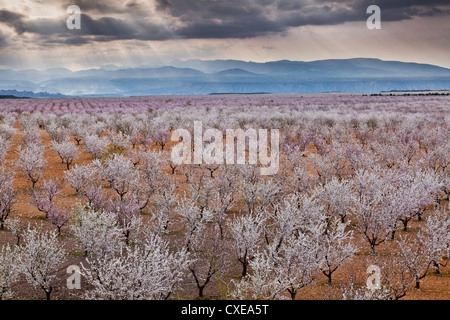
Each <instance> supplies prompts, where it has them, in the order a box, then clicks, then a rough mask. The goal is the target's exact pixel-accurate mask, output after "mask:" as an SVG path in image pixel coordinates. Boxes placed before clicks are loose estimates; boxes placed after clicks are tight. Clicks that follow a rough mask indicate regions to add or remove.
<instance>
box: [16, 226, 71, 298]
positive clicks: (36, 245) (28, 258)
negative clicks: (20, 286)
mask: <svg viewBox="0 0 450 320" xmlns="http://www.w3.org/2000/svg"><path fill="white" fill-rule="evenodd" d="M57 236H58V235H57V233H56V232H42V231H39V230H38V229H32V228H28V230H27V231H26V232H25V234H24V236H23V237H24V242H25V244H24V246H23V247H20V250H19V261H20V268H21V272H22V273H23V274H24V275H25V277H26V279H27V281H28V282H29V283H30V284H32V285H33V286H35V287H37V288H41V289H42V290H44V292H45V296H46V298H47V300H50V295H51V293H52V291H53V285H54V280H55V278H56V275H55V272H56V271H57V270H58V268H59V266H60V263H61V262H63V260H64V257H65V251H64V249H63V248H62V246H61V244H60V243H59V240H58V239H57Z"/></svg>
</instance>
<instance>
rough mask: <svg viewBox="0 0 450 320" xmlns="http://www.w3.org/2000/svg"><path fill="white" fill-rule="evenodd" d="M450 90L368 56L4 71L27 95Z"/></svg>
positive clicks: (439, 80) (6, 81)
mask: <svg viewBox="0 0 450 320" xmlns="http://www.w3.org/2000/svg"><path fill="white" fill-rule="evenodd" d="M449 89H450V69H446V68H442V67H438V66H434V65H429V64H419V63H406V62H398V61H383V60H379V59H366V58H356V59H341V60H319V61H311V62H303V61H289V60H281V61H271V62H265V63H258V62H246V61H240V60H206V61H205V60H187V61H179V60H176V61H172V63H171V65H170V66H155V65H149V66H142V67H137V68H120V67H117V66H115V65H105V66H103V67H101V68H99V69H89V70H82V71H76V72H74V71H71V70H69V69H65V68H53V69H48V70H44V71H38V70H20V71H15V70H10V69H0V95H15V96H17V95H16V94H19V96H23V97H64V96H138V95H160V94H186V95H188V94H214V93H259V92H270V93H305V92H336V91H341V92H380V91H391V90H397V91H399V90H405V91H407V90H449ZM14 90H16V91H15V93H14ZM23 92H25V93H23ZM20 94H22V95H20Z"/></svg>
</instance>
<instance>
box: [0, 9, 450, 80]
mask: <svg viewBox="0 0 450 320" xmlns="http://www.w3.org/2000/svg"><path fill="white" fill-rule="evenodd" d="M70 5H77V6H78V7H79V8H80V10H81V17H80V21H81V29H79V30H78V29H72V30H70V29H68V28H67V24H66V21H67V19H68V18H69V17H70V13H67V8H68V7H69V6H70ZM370 5H377V6H379V7H380V9H381V29H374V30H370V29H368V28H367V25H366V21H367V19H368V18H369V16H370V14H368V13H367V12H366V11H367V8H368V6H370ZM356 57H365V58H379V59H382V60H397V61H406V62H418V63H428V64H435V65H439V66H442V67H446V68H450V1H449V0H409V1H408V0H338V1H317V0H274V1H269V0H241V1H238V0H228V1H227V0H109V1H93V0H0V68H9V69H15V70H20V69H38V70H43V69H47V68H54V67H64V68H68V69H71V70H74V71H76V70H82V69H89V68H99V67H101V66H102V65H108V64H115V65H117V66H119V67H137V66H142V65H170V63H171V61H173V60H174V59H179V60H187V59H202V60H212V59H238V60H244V61H255V62H265V61H275V60H284V59H288V60H298V61H313V60H322V59H346V58H356Z"/></svg>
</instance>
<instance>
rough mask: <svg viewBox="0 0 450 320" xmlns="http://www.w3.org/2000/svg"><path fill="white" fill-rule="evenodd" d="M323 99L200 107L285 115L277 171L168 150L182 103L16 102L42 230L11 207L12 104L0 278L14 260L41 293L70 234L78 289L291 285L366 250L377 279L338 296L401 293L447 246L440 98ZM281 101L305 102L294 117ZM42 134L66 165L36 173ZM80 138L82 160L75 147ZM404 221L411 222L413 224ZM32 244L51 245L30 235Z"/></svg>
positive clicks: (136, 294) (114, 291) (0, 184)
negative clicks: (331, 106) (376, 110)
mask: <svg viewBox="0 0 450 320" xmlns="http://www.w3.org/2000/svg"><path fill="white" fill-rule="evenodd" d="M319 102H321V101H319V100H318V101H312V100H308V103H310V104H312V105H308V104H305V106H304V107H292V106H291V107H290V108H286V107H285V108H284V109H282V108H281V107H279V109H278V112H280V113H279V114H277V113H276V112H272V113H271V114H270V115H268V114H262V115H260V116H257V115H256V114H257V113H258V112H260V111H261V110H265V107H264V106H261V105H256V106H253V107H252V108H251V109H250V110H248V111H246V112H245V113H244V112H242V110H240V109H238V110H239V112H236V113H233V112H235V111H236V110H231V111H229V110H224V109H222V107H220V106H213V107H211V108H209V110H208V111H207V109H208V107H205V108H204V109H203V107H199V106H196V107H195V108H196V109H198V110H199V113H200V114H202V115H204V118H203V119H202V120H203V121H204V125H203V127H204V128H207V127H208V125H210V126H211V127H217V128H220V129H222V130H224V129H225V128H227V127H225V126H228V125H229V126H230V127H228V128H235V127H241V128H243V129H246V128H249V127H269V128H271V127H273V126H277V127H279V128H280V129H282V141H281V148H282V156H281V157H280V159H281V163H280V171H279V173H278V174H277V175H274V176H261V175H260V173H259V168H258V167H257V166H253V165H235V166H231V165H199V166H197V165H178V164H175V163H173V162H172V161H171V157H170V147H167V145H168V144H169V140H170V134H171V131H172V130H174V129H176V128H178V127H181V128H186V129H190V128H191V127H192V124H193V123H191V121H192V119H194V118H193V117H194V116H192V115H190V114H187V115H182V116H181V115H180V114H177V113H175V112H172V111H170V110H169V111H167V110H163V109H162V108H161V109H157V108H156V109H155V111H152V112H146V113H143V114H134V113H124V114H118V113H116V114H114V113H98V114H90V115H71V114H67V115H61V116H54V115H46V116H44V115H42V114H39V113H35V114H32V115H27V114H23V115H22V116H21V117H20V118H19V123H20V126H21V127H22V130H21V133H22V140H21V144H20V145H19V146H14V147H16V150H17V151H16V152H17V159H18V160H17V161H16V164H15V168H17V173H20V174H22V175H23V176H25V177H26V178H27V179H28V180H29V182H30V185H29V186H30V188H29V199H30V201H31V203H32V205H33V206H35V207H36V208H37V210H39V211H40V212H42V213H43V214H44V216H45V218H46V219H47V220H48V221H49V224H53V225H54V226H55V227H56V230H55V232H50V233H48V232H43V231H40V230H38V229H35V228H31V227H29V228H25V227H24V226H23V223H21V222H20V221H19V220H18V219H17V218H16V217H15V216H14V215H11V213H12V212H13V208H14V203H15V201H18V200H20V199H18V198H17V194H16V191H15V188H14V179H15V174H14V172H13V171H12V170H11V169H10V168H11V166H10V165H9V166H8V167H7V166H6V165H7V163H6V161H5V158H6V155H7V154H8V152H12V151H11V146H12V137H13V136H14V134H15V133H16V129H14V124H15V119H14V118H12V117H4V118H3V122H2V124H1V126H0V147H1V146H3V148H0V150H1V151H0V157H2V158H1V159H0V160H2V166H1V170H0V223H1V228H8V229H9V230H11V231H12V232H13V233H14V235H15V236H16V237H17V241H16V242H15V243H16V244H15V245H14V246H13V247H11V246H8V245H6V246H4V247H3V249H2V250H3V251H2V253H1V258H0V259H4V260H2V261H5V262H4V264H5V265H8V263H9V265H12V264H13V265H16V266H17V268H9V269H8V270H10V272H9V271H7V270H6V269H4V270H3V269H2V270H1V271H0V276H1V277H2V278H1V279H0V283H3V284H2V286H3V288H4V290H3V292H7V291H8V289H9V288H11V286H12V284H13V283H14V282H15V281H16V280H17V277H18V276H20V275H22V276H24V277H25V278H26V279H27V281H28V282H30V283H32V284H33V285H35V286H37V287H39V288H42V289H43V291H44V292H45V294H46V295H47V298H49V297H50V295H51V292H52V288H53V285H52V284H54V279H55V278H54V276H55V272H56V271H58V270H60V268H61V265H62V263H63V259H65V258H67V252H66V251H65V250H64V249H63V247H64V246H63V243H65V242H66V241H69V242H71V243H72V242H73V243H74V244H75V245H76V246H77V247H78V248H79V250H80V252H82V254H83V255H84V256H85V260H84V262H83V264H82V265H80V268H81V272H82V274H83V279H85V281H86V282H87V284H88V289H86V290H84V291H83V295H84V297H89V298H102V299H146V298H153V299H166V298H168V297H170V295H171V294H173V293H174V292H177V291H180V290H183V289H186V288H189V283H191V285H194V288H195V287H196V288H197V291H198V296H200V297H202V296H204V295H205V289H206V288H210V287H211V288H212V289H213V288H215V290H218V289H217V288H219V289H220V288H226V289H222V290H223V291H224V292H226V297H230V298H264V299H273V298H286V297H290V298H295V297H296V296H297V294H298V293H299V292H301V291H302V289H303V288H304V287H306V286H310V285H312V284H313V283H315V282H317V281H320V280H319V279H320V277H321V276H324V277H325V279H326V280H325V281H326V282H328V283H329V284H333V283H335V282H336V276H335V275H336V272H338V273H339V272H340V271H341V270H344V269H346V268H347V269H348V267H349V266H350V265H351V263H350V262H354V261H355V260H360V257H361V254H364V253H365V252H367V253H368V257H369V260H368V265H370V264H375V265H378V266H379V267H380V270H381V272H382V275H381V284H382V286H381V289H380V290H378V291H376V292H375V291H367V290H366V289H364V288H365V285H364V284H361V283H356V282H355V281H353V280H352V281H347V284H348V286H346V287H345V288H342V289H340V290H338V291H339V294H340V296H339V297H340V298H349V299H358V298H371V299H386V298H389V299H399V298H401V297H402V296H404V295H405V294H406V291H407V290H408V289H409V288H411V287H413V286H415V287H417V288H419V287H420V283H421V281H422V280H423V278H424V277H426V275H427V274H428V272H429V271H431V270H434V271H435V272H439V271H440V269H441V268H442V267H443V266H445V265H446V263H447V261H448V259H447V258H446V256H447V257H448V246H449V243H450V239H449V234H450V232H449V231H450V230H449V228H450V219H449V214H448V211H447V210H446V207H447V206H448V196H449V190H450V183H449V181H450V179H449V169H448V163H449V160H448V159H449V158H450V157H449V151H450V147H449V144H448V142H447V141H448V137H449V126H448V123H447V122H446V120H445V117H443V118H442V119H440V118H436V117H434V118H433V117H432V116H435V114H437V113H438V112H439V110H437V111H436V110H433V111H430V110H426V109H425V110H421V111H420V113H419V114H418V115H416V114H414V115H411V114H409V113H408V110H407V111H406V112H405V115H403V116H402V115H401V112H400V111H404V110H401V108H400V107H398V106H393V107H392V108H394V110H395V111H391V112H390V113H389V112H387V113H386V114H383V115H381V116H377V117H376V116H374V115H373V114H370V110H369V115H370V117H369V116H356V115H355V113H356V112H357V111H358V110H359V109H358V107H355V105H354V104H355V102H356V101H351V102H352V103H353V104H351V103H350V105H346V106H339V109H338V111H340V112H343V111H347V113H348V114H350V116H349V115H348V114H344V116H343V117H341V118H337V115H338V112H336V111H334V112H335V113H331V115H328V116H325V115H324V114H321V113H320V112H319V113H318V114H314V115H313V114H312V111H311V110H314V108H315V107H316V106H315V104H314V103H319ZM271 103H273V102H271ZM385 107H386V110H389V109H390V107H387V106H385ZM173 108H175V109H176V108H178V106H176V107H173ZM179 108H181V107H179ZM285 109H286V110H290V112H291V113H293V114H295V115H298V114H300V113H301V112H303V113H302V114H303V115H302V116H301V117H299V118H294V117H293V116H292V115H289V114H287V113H286V111H285ZM326 109H327V110H328V107H327V108H326ZM412 109H413V110H414V111H417V110H416V109H415V108H412ZM267 110H268V109H267ZM275 110H277V109H276V108H275ZM280 110H281V111H280ZM305 110H306V112H304V111H305ZM282 112H284V113H282ZM231 113H233V114H232V115H231ZM223 114H226V116H224V115H223ZM228 115H230V117H229V119H228V118H227V117H228ZM244 115H245V117H244ZM333 115H336V117H333ZM195 116H198V115H195ZM224 118H227V120H226V121H223V123H220V124H219V123H218V122H219V121H222V120H224ZM217 119H219V120H217ZM294 119H295V120H294ZM13 120H14V121H13ZM41 130H45V131H46V132H47V133H48V134H49V136H50V137H51V139H52V142H51V144H50V145H46V144H44V143H43V140H42V138H41V133H42V131H41ZM206 145H207V142H205V147H206ZM50 149H51V150H53V151H54V152H55V153H56V154H58V156H59V159H60V160H61V162H62V163H63V164H64V168H65V170H64V176H63V177H64V178H63V179H54V178H53V179H51V178H48V177H45V176H44V175H43V172H44V169H45V167H46V165H47V161H46V157H45V155H46V152H47V151H48V150H50ZM8 150H9V151H8ZM83 152H87V153H89V154H90V156H91V160H90V161H85V160H83V161H79V159H80V155H82V154H83ZM64 184H68V185H69V186H70V187H72V188H73V190H74V191H75V193H76V194H77V197H78V200H79V201H80V203H79V204H78V205H77V206H76V208H75V209H71V210H68V209H67V208H65V206H62V205H61V203H60V202H59V197H60V196H61V193H62V191H61V190H62V188H63V185H64ZM413 220H414V221H415V220H417V221H418V222H414V223H415V224H417V225H419V228H418V229H417V230H416V229H411V223H412V221H413ZM405 231H407V232H405ZM60 233H64V234H65V235H67V236H68V237H66V238H65V239H61V238H60V237H58V234H60ZM39 241H41V242H39ZM39 243H42V244H45V246H46V247H48V248H46V249H45V248H43V249H39V248H40V247H41V245H40V244H39ZM33 250H37V251H33ZM39 250H42V251H39ZM380 252H382V253H383V254H379V253H380ZM45 255H48V259H47V258H42V261H40V260H39V259H36V258H35V257H37V256H45ZM27 257H28V258H27ZM30 257H31V258H30ZM386 257H387V258H386ZM14 259H16V260H14ZM27 259H28V260H27ZM30 259H31V260H33V261H31V260H30ZM8 261H9V262H8ZM45 261H48V262H49V264H48V265H46V266H45V268H46V269H45V270H46V271H45V270H44V271H45V272H44V271H43V269H42V268H44V267H43V266H35V267H27V266H28V265H31V264H33V263H36V265H39V264H45ZM50 262H51V265H50ZM27 268H28V269H27ZM32 269H33V270H38V272H39V273H40V274H47V276H45V277H43V278H45V279H46V280H45V281H44V280H42V279H36V277H35V276H33V275H32ZM338 282H342V280H339V281H338ZM330 288H332V287H330ZM333 288H334V287H333Z"/></svg>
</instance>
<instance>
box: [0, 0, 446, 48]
mask: <svg viewBox="0 0 450 320" xmlns="http://www.w3.org/2000/svg"><path fill="white" fill-rule="evenodd" d="M68 1H69V0H62V2H61V4H62V5H66V4H68ZM70 2H72V1H70ZM140 3H141V2H140V1H139V0H128V1H126V0H124V1H111V2H106V1H92V0H79V1H77V5H78V6H80V8H81V10H82V12H84V13H85V14H83V15H82V17H81V19H82V28H81V30H68V29H67V28H66V21H65V19H62V18H59V19H56V18H55V19H50V18H45V19H44V18H38V19H30V18H28V17H26V16H25V15H23V14H20V13H14V12H11V11H8V10H0V23H2V22H3V23H5V24H7V25H9V26H10V27H12V28H14V29H15V30H16V32H17V33H18V34H22V33H24V32H29V33H33V34H37V35H39V36H40V37H41V39H42V40H43V41H47V42H49V43H58V42H62V43H67V44H74V45H75V44H78V45H79V44H84V43H86V42H91V41H100V42H104V41H114V40H122V39H135V40H168V39H194V38H218V39H220V38H249V37H257V36H264V35H268V34H273V33H284V32H286V31H288V30H289V29H290V28H293V27H300V26H304V25H336V24H340V23H344V22H349V21H361V22H364V21H365V20H366V19H367V13H366V9H367V7H368V5H370V4H372V3H373V1H369V0H340V1H309V0H275V1H269V0H229V1H217V0H201V1H200V0H154V4H155V8H156V10H157V12H158V14H159V15H161V16H160V17H166V18H167V19H166V21H163V22H162V24H157V23H155V22H152V17H151V16H147V15H145V13H144V12H141V11H142V10H141V11H139V8H140ZM377 4H378V5H379V6H380V8H381V10H382V20H383V21H400V20H405V19H411V18H413V17H416V16H433V15H443V14H449V10H450V6H449V4H448V0H428V1H426V0H412V1H409V0H408V1H407V0H398V1H392V0H378V1H377ZM160 20H161V19H159V21H160ZM173 21H178V22H179V23H178V24H177V23H173ZM159 23H160V22H159Z"/></svg>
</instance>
